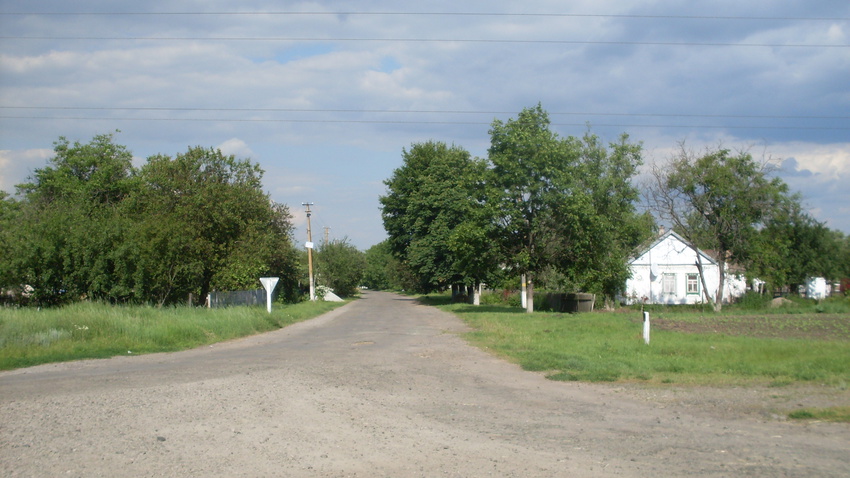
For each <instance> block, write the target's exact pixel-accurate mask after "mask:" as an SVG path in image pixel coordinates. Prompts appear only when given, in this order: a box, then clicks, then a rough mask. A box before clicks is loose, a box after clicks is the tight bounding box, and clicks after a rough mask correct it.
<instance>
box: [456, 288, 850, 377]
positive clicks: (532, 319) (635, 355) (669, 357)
mask: <svg viewBox="0 0 850 478" xmlns="http://www.w3.org/2000/svg"><path fill="white" fill-rule="evenodd" d="M441 308H444V309H445V310H448V311H450V312H453V313H455V314H457V315H458V316H460V317H461V318H462V319H463V320H464V321H465V322H466V323H468V324H469V325H470V326H471V327H472V328H473V329H474V331H473V332H470V333H469V334H467V338H468V340H470V341H471V342H472V343H474V344H476V345H478V346H481V347H484V348H487V349H490V350H492V351H494V352H495V353H497V354H499V355H501V356H504V357H506V358H508V359H509V360H512V361H514V362H516V363H518V364H519V365H521V366H522V367H523V368H524V369H526V370H531V371H541V372H545V373H546V374H547V376H548V377H549V378H551V379H554V380H580V381H642V382H648V383H653V382H656V383H687V384H715V385H716V384H746V383H762V384H765V385H771V384H772V385H785V384H791V383H795V382H817V383H826V384H831V385H841V386H846V384H847V383H850V367H848V364H850V341H847V340H846V339H844V340H804V339H785V338H777V339H772V338H755V337H746V336H730V335H720V334H699V333H682V332H676V331H668V330H652V333H651V341H650V344H649V345H646V344H645V343H644V341H643V339H642V334H641V332H642V321H641V319H640V314H639V313H602V312H593V313H584V314H560V313H541V312H535V313H533V314H526V313H524V312H523V311H522V310H521V309H518V308H509V307H500V306H479V307H474V306H469V305H465V304H453V305H442V306H441ZM698 315H699V314H692V318H693V320H698ZM846 319H847V321H848V322H850V315H848V316H846Z"/></svg>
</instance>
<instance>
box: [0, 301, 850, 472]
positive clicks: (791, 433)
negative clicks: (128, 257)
mask: <svg viewBox="0 0 850 478" xmlns="http://www.w3.org/2000/svg"><path fill="white" fill-rule="evenodd" d="M464 330H465V328H464V325H463V324H462V323H461V322H460V321H459V320H458V319H456V318H455V317H453V316H451V315H449V314H446V313H443V312H441V311H439V310H437V309H434V308H431V307H425V306H422V305H418V304H417V303H416V302H414V301H412V300H410V299H408V298H404V297H401V296H397V295H393V294H389V293H380V292H369V293H367V294H365V296H364V298H362V299H361V300H357V301H355V302H352V303H351V304H348V305H346V306H344V307H342V308H340V309H337V310H335V311H333V312H331V313H329V314H326V315H323V316H321V317H319V318H316V319H313V320H311V321H307V322H302V323H299V324H296V325H293V326H290V327H287V328H285V329H282V330H279V331H275V332H272V333H267V334H263V335H258V336H254V337H249V338H246V339H241V340H236V341H232V342H228V343H224V344H217V345H215V346H212V347H204V348H200V349H195V350H190V351H186V352H179V353H169V354H155V355H146V356H131V357H117V358H113V359H107V360H88V361H81V362H73V363H65V364H55V365H45V366H39V367H33V368H29V369H23V370H17V371H12V372H4V373H0V407H2V408H0V410H2V411H0V474H2V476H6V477H10V476H24V477H38V476H45V477H56V476H79V477H94V476H109V477H116V476H128V477H130V476H132V477H148V476H169V477H187V476H191V477H201V476H203V477H208V476H222V477H225V476H226V477H241V476H244V477H266V476H269V477H271V476H284V477H286V476H291V477H349V476H351V477H353V476H357V477H379V476H380V477H440V476H448V477H483V476H499V477H512V476H516V477H549V476H565V477H572V476H576V477H595V476H627V477H633V476H634V477H637V476H641V477H647V476H651V477H655V478H657V477H662V476H718V477H719V476H724V477H726V476H730V477H732V476H771V477H772V476H799V477H807V478H809V477H815V476H836V477H837V476H850V426H848V425H846V424H829V423H797V422H788V421H784V420H781V419H780V418H779V417H777V416H775V415H771V414H770V413H769V410H770V409H771V407H773V406H775V404H776V403H779V402H782V401H783V400H784V401H785V402H787V401H789V400H791V401H792V402H793V401H796V400H800V401H806V400H812V398H811V397H810V396H809V395H805V396H799V394H796V395H795V393H794V392H793V391H783V390H781V389H779V390H778V391H777V390H773V391H770V390H767V391H758V390H756V391H753V390H743V389H741V390H729V389H726V390H716V389H700V390H688V389H684V388H678V389H677V388H650V387H641V386H637V385H597V384H581V383H563V382H552V381H548V380H546V379H545V378H543V377H542V376H541V375H539V374H535V373H528V372H523V371H522V370H521V369H520V368H518V367H517V366H515V365H512V364H509V363H506V362H505V361H503V360H500V359H497V358H494V357H493V356H491V355H489V354H487V353H486V352H484V351H481V350H478V349H476V348H474V347H471V346H469V345H467V344H466V343H465V342H464V341H463V340H462V339H461V338H460V337H458V335H457V333H458V332H462V331H464ZM832 398H833V399H835V397H834V396H832ZM846 398H847V397H846V396H842V397H838V400H845V399H846ZM783 403H784V402H783ZM844 403H845V404H846V403H848V402H844ZM792 405H793V403H792Z"/></svg>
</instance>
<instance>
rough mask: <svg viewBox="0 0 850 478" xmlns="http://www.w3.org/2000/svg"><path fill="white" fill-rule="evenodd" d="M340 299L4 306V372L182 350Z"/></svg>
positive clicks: (286, 320) (266, 327)
mask: <svg viewBox="0 0 850 478" xmlns="http://www.w3.org/2000/svg"><path fill="white" fill-rule="evenodd" d="M339 305H340V303H333V302H302V303H299V304H294V305H287V306H278V307H277V308H275V309H272V313H271V314H269V313H268V312H267V311H266V309H265V308H261V307H233V308H226V309H200V308H191V307H171V308H157V307H149V306H110V305H105V304H98V303H87V302H84V303H78V304H73V305H69V306H66V307H61V308H56V309H42V310H38V309H31V308H20V309H16V308H0V370H8V369H13V368H19V367H27V366H32V365H37V364H42V363H49V362H61V361H68V360H77V359H83V358H102V357H113V356H116V355H127V354H131V355H132V354H144V353H152V352H166V351H175V350H183V349H188V348H192V347H197V346H201V345H206V344H211V343H214V342H220V341H224V340H229V339H233V338H237V337H244V336H247V335H253V334H257V333H261V332H267V331H270V330H274V329H279V328H281V327H284V326H286V325H289V324H292V323H294V322H298V321H301V320H305V319H308V318H311V317H315V316H318V315H320V314H322V313H324V312H327V311H329V310H331V309H333V308H335V307H338V306H339Z"/></svg>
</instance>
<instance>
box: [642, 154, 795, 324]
mask: <svg viewBox="0 0 850 478" xmlns="http://www.w3.org/2000/svg"><path fill="white" fill-rule="evenodd" d="M769 173H770V167H769V164H767V163H759V162H756V161H755V160H753V158H752V156H751V155H750V154H749V153H747V152H740V153H738V154H732V152H730V151H729V150H727V149H718V150H713V151H710V150H709V151H706V152H705V153H704V154H702V155H700V156H697V155H696V154H694V153H693V152H691V151H688V150H686V149H685V148H684V145H682V147H681V149H680V151H679V153H678V154H677V155H676V156H675V157H673V158H672V161H671V163H670V164H669V165H668V166H665V167H664V168H662V167H660V166H658V165H655V167H654V168H653V178H652V184H651V186H650V188H649V191H648V192H649V194H648V197H649V199H650V201H651V204H652V206H653V207H654V209H655V211H656V212H657V213H658V215H659V216H660V217H661V218H662V219H665V220H669V221H671V222H672V224H673V227H674V229H675V230H676V231H677V232H678V233H679V234H681V236H682V237H683V238H684V239H685V240H686V241H687V242H688V244H689V246H690V247H691V248H693V249H694V250H696V249H697V248H703V249H709V250H713V251H715V254H716V256H717V259H718V265H719V269H720V271H719V272H720V274H719V275H720V277H719V279H720V280H719V286H718V289H717V290H716V291H715V292H714V293H713V296H712V292H711V291H709V290H708V288H707V287H706V284H705V276H704V274H703V270H702V265H701V264H699V263H698V264H697V267H698V269H699V271H700V277H701V280H702V284H703V291H704V293H705V296H706V300H707V302H710V303H712V305H713V307H714V310H716V311H719V310H720V309H721V308H722V304H723V284H724V283H725V281H726V274H727V270H726V267H727V264H728V263H732V264H739V265H742V266H745V267H746V266H747V265H749V264H751V263H753V262H754V253H755V251H756V250H757V247H755V245H756V244H757V238H758V233H759V229H760V228H761V227H762V226H763V225H764V224H765V223H766V222H767V221H769V220H770V218H771V217H773V215H774V214H775V213H776V211H777V208H778V207H779V206H780V205H781V204H782V203H783V202H784V201H787V200H788V187H787V185H785V183H783V182H782V181H781V180H780V179H779V178H773V179H771V178H770V177H769Z"/></svg>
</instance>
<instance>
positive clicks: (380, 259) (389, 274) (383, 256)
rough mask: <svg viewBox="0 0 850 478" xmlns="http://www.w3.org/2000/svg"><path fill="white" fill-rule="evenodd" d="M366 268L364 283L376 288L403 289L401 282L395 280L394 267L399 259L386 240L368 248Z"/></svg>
mask: <svg viewBox="0 0 850 478" xmlns="http://www.w3.org/2000/svg"><path fill="white" fill-rule="evenodd" d="M365 259H366V270H365V271H364V272H363V285H364V286H366V287H368V288H370V289H375V290H393V289H401V288H402V286H401V284H400V283H397V282H396V281H394V280H393V278H394V277H393V276H394V273H393V268H394V267H396V266H397V264H398V260H397V259H396V258H395V257H394V256H393V254H392V251H391V250H390V245H389V242H387V241H386V240H384V241H381V242H379V243H378V244H375V245H374V246H372V247H370V248H369V249H366V252H365Z"/></svg>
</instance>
